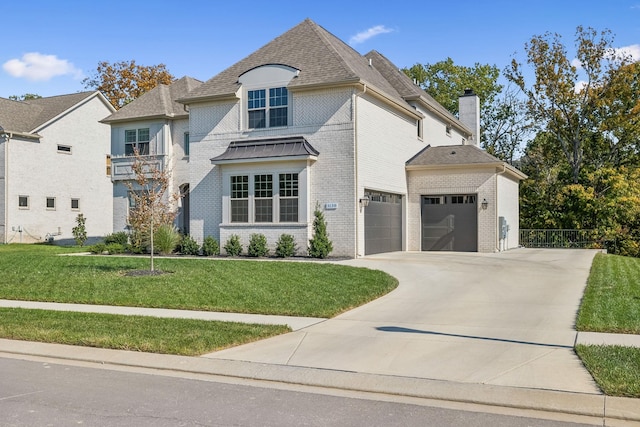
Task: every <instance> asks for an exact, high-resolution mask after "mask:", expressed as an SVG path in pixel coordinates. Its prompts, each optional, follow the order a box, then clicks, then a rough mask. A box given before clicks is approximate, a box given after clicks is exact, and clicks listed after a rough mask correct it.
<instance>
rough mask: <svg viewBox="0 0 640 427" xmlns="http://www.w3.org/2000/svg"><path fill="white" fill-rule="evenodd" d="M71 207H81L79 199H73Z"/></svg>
mask: <svg viewBox="0 0 640 427" xmlns="http://www.w3.org/2000/svg"><path fill="white" fill-rule="evenodd" d="M71 209H80V200H79V199H71Z"/></svg>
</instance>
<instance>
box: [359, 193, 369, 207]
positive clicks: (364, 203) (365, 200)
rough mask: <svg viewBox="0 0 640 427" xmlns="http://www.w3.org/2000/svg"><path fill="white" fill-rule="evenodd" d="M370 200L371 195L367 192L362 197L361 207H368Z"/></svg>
mask: <svg viewBox="0 0 640 427" xmlns="http://www.w3.org/2000/svg"><path fill="white" fill-rule="evenodd" d="M369 200H370V199H369V196H368V195H367V194H365V195H364V196H363V197H362V198H360V207H361V208H366V207H367V206H369Z"/></svg>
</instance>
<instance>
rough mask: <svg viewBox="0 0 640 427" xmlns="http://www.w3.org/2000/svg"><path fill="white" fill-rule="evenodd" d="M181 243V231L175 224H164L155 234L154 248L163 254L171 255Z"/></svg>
mask: <svg viewBox="0 0 640 427" xmlns="http://www.w3.org/2000/svg"><path fill="white" fill-rule="evenodd" d="M179 243H180V232H179V231H178V229H177V228H176V226H175V225H173V224H162V225H161V226H160V227H158V229H157V230H156V231H155V233H154V234H153V249H154V251H156V252H158V253H160V254H161V255H169V254H170V253H172V252H173V251H174V250H175V248H176V247H177V246H178V244H179Z"/></svg>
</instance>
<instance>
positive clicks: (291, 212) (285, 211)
mask: <svg viewBox="0 0 640 427" xmlns="http://www.w3.org/2000/svg"><path fill="white" fill-rule="evenodd" d="M280 222H298V198H297V197H295V198H290V199H280Z"/></svg>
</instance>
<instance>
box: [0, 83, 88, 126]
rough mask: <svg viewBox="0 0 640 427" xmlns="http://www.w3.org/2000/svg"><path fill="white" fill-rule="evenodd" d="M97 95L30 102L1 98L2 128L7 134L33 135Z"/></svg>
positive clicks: (38, 99)
mask: <svg viewBox="0 0 640 427" xmlns="http://www.w3.org/2000/svg"><path fill="white" fill-rule="evenodd" d="M95 94H96V92H78V93H73V94H69V95H59V96H50V97H46V98H37V99H30V100H28V101H12V100H10V99H5V98H0V127H2V128H3V129H4V130H5V131H6V132H20V133H33V132H35V131H37V129H38V128H39V127H40V126H42V125H43V124H45V123H47V122H49V121H50V120H52V119H54V118H55V117H57V116H59V115H60V114H62V113H64V112H65V111H67V110H68V109H70V108H71V107H73V106H74V105H76V104H78V103H80V102H82V101H84V100H85V99H86V98H89V97H90V96H93V95H95Z"/></svg>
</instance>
